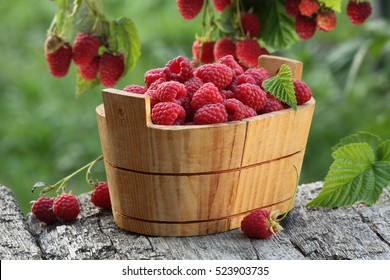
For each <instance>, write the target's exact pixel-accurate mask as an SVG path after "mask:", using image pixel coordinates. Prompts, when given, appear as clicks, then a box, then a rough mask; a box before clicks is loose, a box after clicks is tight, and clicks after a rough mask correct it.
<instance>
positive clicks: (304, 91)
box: [293, 79, 313, 105]
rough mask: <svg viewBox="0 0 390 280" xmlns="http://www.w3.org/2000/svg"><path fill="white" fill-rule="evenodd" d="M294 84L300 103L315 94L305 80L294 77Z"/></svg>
mask: <svg viewBox="0 0 390 280" xmlns="http://www.w3.org/2000/svg"><path fill="white" fill-rule="evenodd" d="M293 84H294V91H295V97H296V98H297V104H298V105H302V104H304V103H306V102H307V101H309V100H310V99H311V97H312V96H313V94H312V92H311V89H310V87H309V86H308V85H307V84H306V83H305V82H303V81H301V80H295V79H294V80H293Z"/></svg>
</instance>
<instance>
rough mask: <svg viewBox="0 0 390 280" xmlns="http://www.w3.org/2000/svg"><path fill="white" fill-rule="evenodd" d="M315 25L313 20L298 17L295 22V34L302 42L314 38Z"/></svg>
mask: <svg viewBox="0 0 390 280" xmlns="http://www.w3.org/2000/svg"><path fill="white" fill-rule="evenodd" d="M316 29H317V23H316V21H315V19H314V18H311V17H306V16H302V15H298V16H297V18H296V20H295V32H296V33H297V34H298V36H299V38H301V39H302V40H307V39H309V38H311V37H313V36H314V33H315V32H316Z"/></svg>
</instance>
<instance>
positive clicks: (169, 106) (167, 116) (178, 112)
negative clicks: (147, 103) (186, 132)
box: [151, 102, 186, 125]
mask: <svg viewBox="0 0 390 280" xmlns="http://www.w3.org/2000/svg"><path fill="white" fill-rule="evenodd" d="M151 116H152V121H153V123H155V124H161V125H180V124H184V120H185V117H186V112H185V110H184V108H183V107H182V106H180V105H179V104H177V103H174V102H160V103H157V104H156V105H154V107H153V109H152V115H151Z"/></svg>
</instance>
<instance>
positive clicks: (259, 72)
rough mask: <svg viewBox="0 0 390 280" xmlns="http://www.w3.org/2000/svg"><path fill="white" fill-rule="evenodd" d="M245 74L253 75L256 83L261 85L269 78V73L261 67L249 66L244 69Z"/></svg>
mask: <svg viewBox="0 0 390 280" xmlns="http://www.w3.org/2000/svg"><path fill="white" fill-rule="evenodd" d="M245 75H249V76H251V77H253V78H254V79H255V81H256V85H258V86H259V87H262V84H263V82H264V81H265V80H267V79H269V78H271V74H270V73H269V72H268V71H267V70H265V69H264V68H262V67H258V68H251V69H248V70H246V71H245Z"/></svg>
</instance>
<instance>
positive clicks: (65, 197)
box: [53, 193, 80, 222]
mask: <svg viewBox="0 0 390 280" xmlns="http://www.w3.org/2000/svg"><path fill="white" fill-rule="evenodd" d="M53 212H54V215H56V216H57V218H59V219H61V220H64V221H68V222H72V221H75V220H76V218H77V216H78V215H79V214H80V204H79V202H78V200H77V198H76V196H75V195H73V194H70V193H63V194H60V195H59V196H57V197H56V198H55V199H54V202H53Z"/></svg>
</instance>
